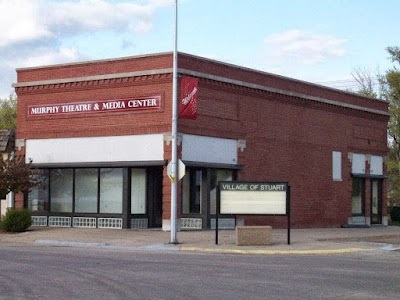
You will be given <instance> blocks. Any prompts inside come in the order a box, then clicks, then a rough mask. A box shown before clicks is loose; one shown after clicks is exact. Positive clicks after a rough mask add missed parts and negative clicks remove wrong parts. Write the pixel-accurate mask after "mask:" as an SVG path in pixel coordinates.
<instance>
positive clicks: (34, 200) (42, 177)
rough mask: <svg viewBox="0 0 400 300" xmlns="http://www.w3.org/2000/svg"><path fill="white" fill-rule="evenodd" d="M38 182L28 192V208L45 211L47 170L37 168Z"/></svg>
mask: <svg viewBox="0 0 400 300" xmlns="http://www.w3.org/2000/svg"><path fill="white" fill-rule="evenodd" d="M37 176H38V179H39V181H40V184H39V185H37V186H35V187H33V188H32V189H31V190H30V191H29V193H28V208H29V209H30V210H31V211H47V210H48V209H49V170H46V169H42V170H38V174H37Z"/></svg>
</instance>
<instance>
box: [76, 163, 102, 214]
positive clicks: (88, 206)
mask: <svg viewBox="0 0 400 300" xmlns="http://www.w3.org/2000/svg"><path fill="white" fill-rule="evenodd" d="M97 194H98V169H76V170H75V212H77V213H96V212H97V197H98V195H97Z"/></svg>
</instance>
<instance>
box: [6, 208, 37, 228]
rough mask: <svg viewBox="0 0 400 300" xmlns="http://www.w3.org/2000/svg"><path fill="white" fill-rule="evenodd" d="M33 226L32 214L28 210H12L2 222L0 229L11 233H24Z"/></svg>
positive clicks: (8, 211)
mask: <svg viewBox="0 0 400 300" xmlns="http://www.w3.org/2000/svg"><path fill="white" fill-rule="evenodd" d="M31 225H32V214H31V211H30V210H29V209H26V208H11V209H9V210H7V212H6V214H5V215H4V216H3V217H2V218H1V220H0V228H1V229H3V230H5V231H10V232H24V231H26V230H27V229H28V228H29V226H31Z"/></svg>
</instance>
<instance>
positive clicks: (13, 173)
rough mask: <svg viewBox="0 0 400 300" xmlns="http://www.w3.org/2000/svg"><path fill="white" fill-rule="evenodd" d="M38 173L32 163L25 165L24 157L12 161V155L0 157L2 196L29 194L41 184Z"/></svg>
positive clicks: (0, 188)
mask: <svg viewBox="0 0 400 300" xmlns="http://www.w3.org/2000/svg"><path fill="white" fill-rule="evenodd" d="M36 173H37V171H36V170H35V169H32V168H31V163H28V164H27V163H25V159H24V157H23V156H16V157H15V158H14V159H12V156H11V153H6V155H4V154H3V155H0V195H7V194H8V193H9V192H14V193H19V192H23V193H24V192H28V191H29V190H30V189H31V188H32V187H34V186H36V185H37V184H39V181H38V179H37V178H38V176H36V175H37V174H36Z"/></svg>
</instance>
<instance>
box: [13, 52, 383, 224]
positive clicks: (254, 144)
mask: <svg viewBox="0 0 400 300" xmlns="http://www.w3.org/2000/svg"><path fill="white" fill-rule="evenodd" d="M171 67H172V56H171V54H163V55H159V56H154V57H142V58H138V59H121V60H114V61H106V62H96V63H83V64H78V65H67V66H58V67H57V66H55V67H46V68H39V69H23V70H20V71H19V72H18V80H19V82H26V81H38V80H50V79H57V78H68V77H79V76H89V75H101V74H109V73H125V72H134V71H140V70H141V71H143V70H147V69H163V68H171ZM179 67H180V68H183V69H190V70H193V71H197V72H203V73H209V74H213V75H217V76H223V77H228V78H231V79H235V80H241V81H244V82H251V83H255V84H260V85H265V86H269V87H272V88H277V89H282V90H290V91H293V92H296V93H302V94H307V95H310V96H315V97H323V98H327V99H329V100H333V101H340V102H344V103H349V104H355V105H360V106H364V107H367V108H371V109H379V110H382V111H387V104H386V103H384V102H382V101H376V100H371V99H367V98H364V97H359V96H356V95H351V94H348V93H343V92H339V91H335V90H332V89H326V88H322V87H319V86H315V85H312V84H307V83H304V82H303V83H302V82H299V81H296V80H292V79H288V78H284V77H280V76H275V75H269V74H265V73H261V72H252V71H251V70H248V69H244V68H238V67H233V66H228V65H225V64H220V63H216V62H214V61H210V60H201V59H199V58H196V57H192V56H190V55H185V54H182V55H180V59H179ZM171 82H172V77H171V74H168V75H149V76H138V77H134V78H123V79H115V80H99V81H91V82H82V83H71V84H69V83H67V84H55V85H47V86H36V87H22V88H18V89H17V92H18V130H17V138H18V139H21V138H22V139H32V138H50V137H52V138H55V137H83V136H108V135H128V134H147V133H162V132H169V131H171V114H172V113H171V111H172V109H171V99H172V90H171ZM155 94H161V95H162V96H163V104H164V106H163V109H162V111H160V112H140V113H136V112H115V113H110V112H108V113H103V114H90V115H70V116H63V117H54V116H48V117H35V118H32V117H31V118H28V117H27V115H26V114H27V106H28V105H34V104H46V103H47V104H56V103H65V102H79V101H93V100H108V99H118V98H125V97H135V96H136V97H139V96H149V95H155ZM198 109H199V117H198V119H197V120H195V121H193V120H179V126H178V131H179V132H181V133H190V134H198V135H208V136H214V137H223V138H232V139H244V140H246V148H245V150H244V152H239V164H241V165H243V166H244V168H243V170H241V171H239V173H238V180H248V181H288V182H289V184H290V186H291V188H292V206H291V207H292V226H293V227H327V226H341V225H342V224H344V223H346V222H347V218H348V217H350V216H351V175H350V174H351V163H350V161H349V159H348V154H349V153H350V152H353V153H363V154H372V155H380V156H385V155H387V145H386V127H387V121H388V117H387V116H379V115H376V114H372V113H366V112H360V111H356V110H352V109H348V108H342V107H337V106H333V105H328V104H322V103H318V102H314V101H310V100H307V99H301V98H298V97H292V96H287V95H280V94H276V93H271V92H264V91H259V90H254V89H250V88H246V87H240V86H234V85H231V84H227V83H221V82H216V81H213V80H210V79H200V80H199V103H198ZM239 151H240V150H239ZM332 151H341V152H342V176H343V181H341V182H337V181H333V180H332ZM164 158H165V159H167V160H169V159H170V158H171V152H170V148H169V147H168V146H165V157H164ZM384 186H386V185H385V184H384ZM385 195H386V192H384V196H385ZM163 199H164V201H163V219H168V218H169V215H170V181H169V179H168V177H167V176H166V170H164V180H163ZM383 202H384V203H385V202H386V201H385V198H384V200H383ZM178 206H179V205H178ZM179 207H180V206H179ZM246 222H247V223H248V224H272V225H279V226H281V227H284V226H286V222H287V221H286V218H284V217H279V218H277V217H276V218H272V217H268V218H264V217H247V218H246Z"/></svg>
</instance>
